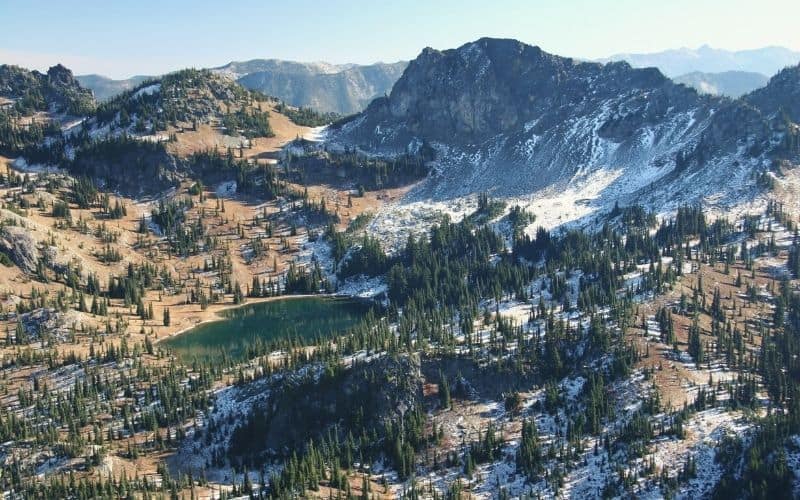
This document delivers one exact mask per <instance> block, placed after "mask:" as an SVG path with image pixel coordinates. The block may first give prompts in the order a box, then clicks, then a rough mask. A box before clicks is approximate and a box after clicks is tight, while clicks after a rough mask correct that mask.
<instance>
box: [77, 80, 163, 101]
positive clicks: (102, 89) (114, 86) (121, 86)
mask: <svg viewBox="0 0 800 500" xmlns="http://www.w3.org/2000/svg"><path fill="white" fill-rule="evenodd" d="M75 78H76V79H77V80H78V82H80V84H81V86H83V87H85V88H87V89H91V90H92V92H94V97H95V99H97V100H98V101H107V100H108V99H111V98H112V97H114V96H116V95H118V94H121V93H123V92H125V91H126V90H130V89H132V88H134V87H136V86H137V85H139V84H140V83H142V82H144V81H145V80H150V79H153V78H155V77H153V76H147V75H136V76H132V77H130V78H127V79H125V80H113V79H111V78H108V77H107V76H103V75H78V76H76V77H75Z"/></svg>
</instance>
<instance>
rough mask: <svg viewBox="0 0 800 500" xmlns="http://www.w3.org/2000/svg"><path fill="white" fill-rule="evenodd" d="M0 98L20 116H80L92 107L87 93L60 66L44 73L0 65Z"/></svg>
mask: <svg viewBox="0 0 800 500" xmlns="http://www.w3.org/2000/svg"><path fill="white" fill-rule="evenodd" d="M0 97H2V98H5V99H8V100H10V101H13V102H14V103H15V108H16V110H17V111H18V112H19V113H21V114H23V115H24V114H30V113H32V112H35V111H51V112H55V113H66V114H69V115H83V114H86V113H89V112H91V111H92V110H93V109H94V106H95V102H94V98H93V97H92V93H91V91H89V90H87V89H85V88H83V87H82V86H81V85H80V83H79V82H78V80H76V79H75V77H74V76H73V74H72V71H70V70H69V69H67V68H65V67H64V66H62V65H60V64H57V65H55V66H52V67H51V68H50V69H48V70H47V73H40V72H38V71H35V70H34V71H30V70H27V69H25V68H20V67H19V66H12V65H8V64H3V65H0Z"/></svg>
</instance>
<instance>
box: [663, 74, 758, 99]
mask: <svg viewBox="0 0 800 500" xmlns="http://www.w3.org/2000/svg"><path fill="white" fill-rule="evenodd" d="M673 80H674V81H675V82H676V83H682V84H684V85H688V86H689V87H692V88H694V89H696V90H697V91H698V92H700V93H701V94H711V95H719V96H727V97H733V98H737V97H741V96H743V95H744V94H747V93H749V92H752V91H753V90H756V89H758V88H761V87H763V86H764V85H766V84H767V82H768V81H769V77H767V76H764V75H762V74H761V73H752V72H748V71H723V72H721V73H703V72H700V71H693V72H691V73H686V74H684V75H679V76H676V77H674V78H673Z"/></svg>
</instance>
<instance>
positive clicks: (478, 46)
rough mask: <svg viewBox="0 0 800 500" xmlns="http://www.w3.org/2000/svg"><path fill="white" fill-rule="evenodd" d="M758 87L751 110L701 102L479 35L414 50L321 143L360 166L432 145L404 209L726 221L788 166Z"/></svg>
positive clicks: (670, 87) (658, 84) (643, 77)
mask: <svg viewBox="0 0 800 500" xmlns="http://www.w3.org/2000/svg"><path fill="white" fill-rule="evenodd" d="M795 73H797V72H794V73H791V74H789V75H788V76H787V75H784V78H783V79H781V81H780V82H779V83H780V84H781V85H782V89H781V92H783V93H785V87H786V86H787V85H788V86H791V85H795V86H796V87H800V78H797V77H796V76H795ZM776 78H777V77H776ZM773 80H774V79H773ZM787 80H788V81H789V82H788V83H787ZM771 85H772V82H771V84H770V85H768V86H767V87H765V88H764V89H760V90H759V91H757V92H758V94H757V96H756V97H758V99H755V98H753V99H752V101H748V100H747V97H745V98H744V99H741V100H730V99H727V98H720V97H714V96H707V95H700V94H698V93H697V92H696V91H695V90H693V89H690V88H687V87H685V86H682V85H677V84H675V83H674V82H672V81H671V80H669V79H668V78H666V77H665V76H664V75H662V74H661V73H660V72H659V71H658V70H656V69H654V68H647V69H635V68H632V67H631V66H630V65H628V64H627V63H624V62H618V63H609V64H605V65H604V64H599V63H587V62H577V61H574V60H572V59H568V58H562V57H559V56H554V55H551V54H548V53H546V52H544V51H542V50H541V49H539V48H538V47H533V46H529V45H525V44H523V43H521V42H518V41H515V40H502V39H489V38H484V39H480V40H478V41H476V42H472V43H468V44H466V45H463V46H462V47H459V48H458V49H453V50H446V51H437V50H434V49H430V48H426V49H425V50H423V51H422V53H421V54H420V56H419V57H418V58H417V59H415V60H414V61H412V62H411V63H410V64H409V66H408V68H407V69H406V71H405V72H404V74H403V76H402V77H401V78H400V80H399V81H398V82H397V84H395V86H394V88H393V89H392V92H391V94H390V95H389V96H387V97H384V98H379V99H376V100H375V101H373V102H372V104H371V105H370V106H369V107H368V108H367V109H366V110H365V111H364V112H363V113H361V114H359V115H357V116H356V117H355V118H353V119H352V120H350V121H349V122H347V123H344V124H341V125H339V126H338V127H336V128H334V129H332V130H331V131H330V133H329V135H328V137H329V142H330V145H331V147H336V146H339V147H342V146H347V147H356V148H358V149H360V150H362V151H364V152H366V153H368V154H373V155H385V156H393V155H398V154H402V153H406V152H409V151H411V152H413V151H415V150H417V149H419V148H420V147H421V146H422V145H423V144H426V143H427V144H430V145H431V146H433V147H434V148H435V149H436V151H437V159H436V161H435V164H434V165H432V167H433V168H432V173H431V175H430V176H429V178H428V179H427V180H426V181H425V182H423V183H421V185H419V186H418V187H417V188H415V189H414V190H413V191H412V192H411V193H410V194H409V196H408V197H407V199H406V200H405V202H406V203H404V204H403V205H404V206H407V204H408V203H412V202H418V203H427V204H432V203H445V204H448V205H450V204H453V203H457V202H458V200H460V199H463V198H465V197H470V196H472V195H475V194H476V193H480V192H489V193H490V194H491V195H493V196H496V197H500V198H510V199H514V200H519V201H520V202H522V203H523V204H525V205H528V206H531V205H533V212H534V213H535V214H536V215H537V216H539V217H540V221H541V219H542V218H544V219H547V218H548V217H549V216H551V215H552V214H551V213H543V212H547V211H548V210H550V211H552V210H553V209H554V206H553V203H551V201H553V200H556V199H559V200H561V201H564V202H566V205H569V206H567V207H562V208H563V210H560V211H559V210H556V211H557V212H559V213H558V219H557V221H552V222H553V223H552V224H548V225H551V226H556V225H559V224H561V223H564V222H569V220H575V219H578V218H585V217H590V216H591V215H592V214H594V213H596V212H597V211H598V210H600V209H603V208H605V207H608V208H610V207H611V206H613V204H614V203H615V202H617V201H619V202H620V203H621V204H628V203H635V202H641V203H646V204H648V205H650V206H651V207H652V208H654V209H656V210H661V209H666V208H669V207H674V206H677V205H679V204H682V203H696V202H702V203H705V204H711V205H713V206H717V207H720V209H722V210H725V209H728V208H730V207H733V206H738V205H740V204H741V203H742V202H743V201H751V200H753V199H754V198H755V197H756V196H757V195H758V190H757V189H756V188H755V185H756V182H755V180H756V179H757V177H758V176H759V175H761V174H762V173H763V172H764V171H766V170H767V169H768V168H770V167H771V166H772V165H773V164H774V161H775V160H776V159H777V158H793V157H794V156H796V153H797V151H788V150H786V148H785V147H784V146H782V145H785V144H786V143H787V140H786V133H787V130H788V129H787V127H789V129H790V128H791V127H790V126H789V125H787V124H786V120H785V119H783V118H782V119H781V120H782V121H781V120H778V118H777V116H776V113H775V110H774V108H775V106H776V99H772V98H767V97H764V96H772V95H773V94H772V91H771V89H770V87H771ZM756 101H757V102H756ZM759 103H768V104H769V109H766V107H767V106H766V105H765V109H763V110H762V107H760V106H759ZM791 109H793V108H791ZM789 118H790V121H793V122H796V121H797V120H798V117H795V116H790V117H789ZM566 193H569V194H570V197H569V199H564V195H565V194H566ZM537 202H539V204H540V205H541V206H540V209H539V210H537V209H536V207H535V205H536V203H537ZM581 207H582V208H581Z"/></svg>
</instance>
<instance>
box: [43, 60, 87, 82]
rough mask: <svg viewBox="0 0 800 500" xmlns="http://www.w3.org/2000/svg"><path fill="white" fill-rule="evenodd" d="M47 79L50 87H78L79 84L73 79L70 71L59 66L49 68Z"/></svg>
mask: <svg viewBox="0 0 800 500" xmlns="http://www.w3.org/2000/svg"><path fill="white" fill-rule="evenodd" d="M47 79H48V81H49V82H50V85H53V86H58V87H80V84H79V83H78V81H77V80H76V79H75V76H74V75H73V74H72V71H70V70H69V69H67V68H66V67H64V66H63V65H61V64H56V65H55V66H51V67H50V69H48V70H47Z"/></svg>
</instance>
